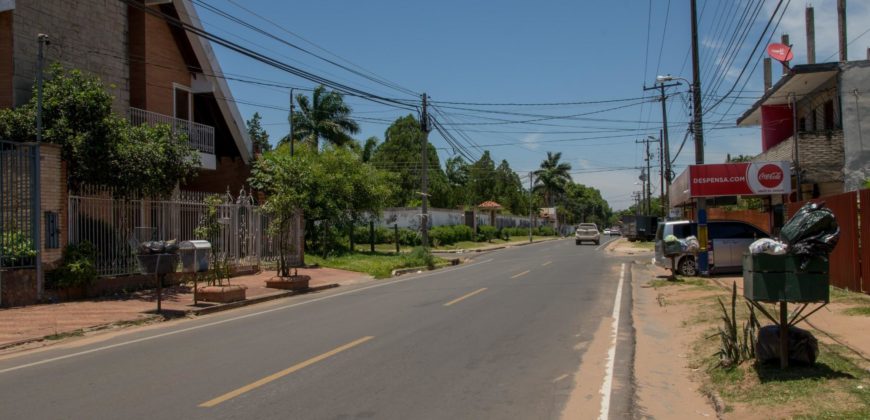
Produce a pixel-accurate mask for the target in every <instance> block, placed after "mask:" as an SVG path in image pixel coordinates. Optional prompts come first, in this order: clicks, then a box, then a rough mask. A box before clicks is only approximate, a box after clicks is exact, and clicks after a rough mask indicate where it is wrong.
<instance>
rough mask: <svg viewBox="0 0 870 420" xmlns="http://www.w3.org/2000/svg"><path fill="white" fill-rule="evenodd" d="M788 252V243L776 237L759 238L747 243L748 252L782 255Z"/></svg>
mask: <svg viewBox="0 0 870 420" xmlns="http://www.w3.org/2000/svg"><path fill="white" fill-rule="evenodd" d="M786 252H788V245H786V244H784V243H782V242H780V241H777V240H776V239H770V238H761V239H759V240H757V241H755V242H753V243H751V244H749V253H750V254H753V255H754V254H770V255H783V254H785V253H786Z"/></svg>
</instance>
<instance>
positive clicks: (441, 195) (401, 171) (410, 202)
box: [371, 115, 450, 207]
mask: <svg viewBox="0 0 870 420" xmlns="http://www.w3.org/2000/svg"><path fill="white" fill-rule="evenodd" d="M423 136H424V133H423V131H422V130H421V129H420V123H419V121H417V119H416V118H414V116H413V115H408V116H406V117H402V118H399V119H397V120H396V121H395V122H393V124H392V125H390V127H389V128H387V131H386V133H385V134H384V142H383V143H381V144H380V145H379V146H378V147H377V149H376V150H375V153H374V155H373V156H372V160H371V162H372V163H373V164H374V165H375V166H376V167H377V168H379V169H382V170H386V171H390V172H392V173H395V174H396V175H397V178H398V181H397V182H398V188H397V189H396V190H395V193H394V195H393V198H392V200H390V205H394V206H403V207H404V206H409V207H410V206H416V205H419V203H420V185H421V175H422V171H421V170H420V165H421V160H422V156H421V149H422V144H423ZM428 146H429V147H428V149H427V152H428V157H427V158H428V170H429V203H430V204H431V206H432V207H445V206H448V205H449V204H450V198H449V193H450V191H449V188H448V185H447V177H446V176H445V175H444V171H442V170H441V164H440V162H439V159H438V152H437V150H435V146H434V145H432V144H431V143H429V144H428Z"/></svg>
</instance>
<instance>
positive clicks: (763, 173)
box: [689, 162, 791, 197]
mask: <svg viewBox="0 0 870 420" xmlns="http://www.w3.org/2000/svg"><path fill="white" fill-rule="evenodd" d="M790 192H791V171H790V170H789V163H788V162H741V163H721V164H710V165H691V166H689V193H690V195H691V196H692V197H718V196H728V195H768V194H788V193H790Z"/></svg>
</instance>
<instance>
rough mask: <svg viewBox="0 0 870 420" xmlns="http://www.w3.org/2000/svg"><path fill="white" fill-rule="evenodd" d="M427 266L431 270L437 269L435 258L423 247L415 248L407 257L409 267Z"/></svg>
mask: <svg viewBox="0 0 870 420" xmlns="http://www.w3.org/2000/svg"><path fill="white" fill-rule="evenodd" d="M424 265H425V266H426V267H427V268H429V269H430V270H431V269H433V268H435V257H434V256H433V255H432V253H431V252H429V250H428V249H426V248H423V247H422V246H418V247H415V248H414V249H413V250H412V251H411V253H409V254H408V256H407V263H406V266H407V267H420V266H424Z"/></svg>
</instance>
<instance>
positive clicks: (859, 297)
mask: <svg viewBox="0 0 870 420" xmlns="http://www.w3.org/2000/svg"><path fill="white" fill-rule="evenodd" d="M831 302H836V303H856V304H861V305H866V306H870V295H865V294H864V293H857V292H853V291H850V290H846V289H841V288H839V287H834V286H831Z"/></svg>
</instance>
